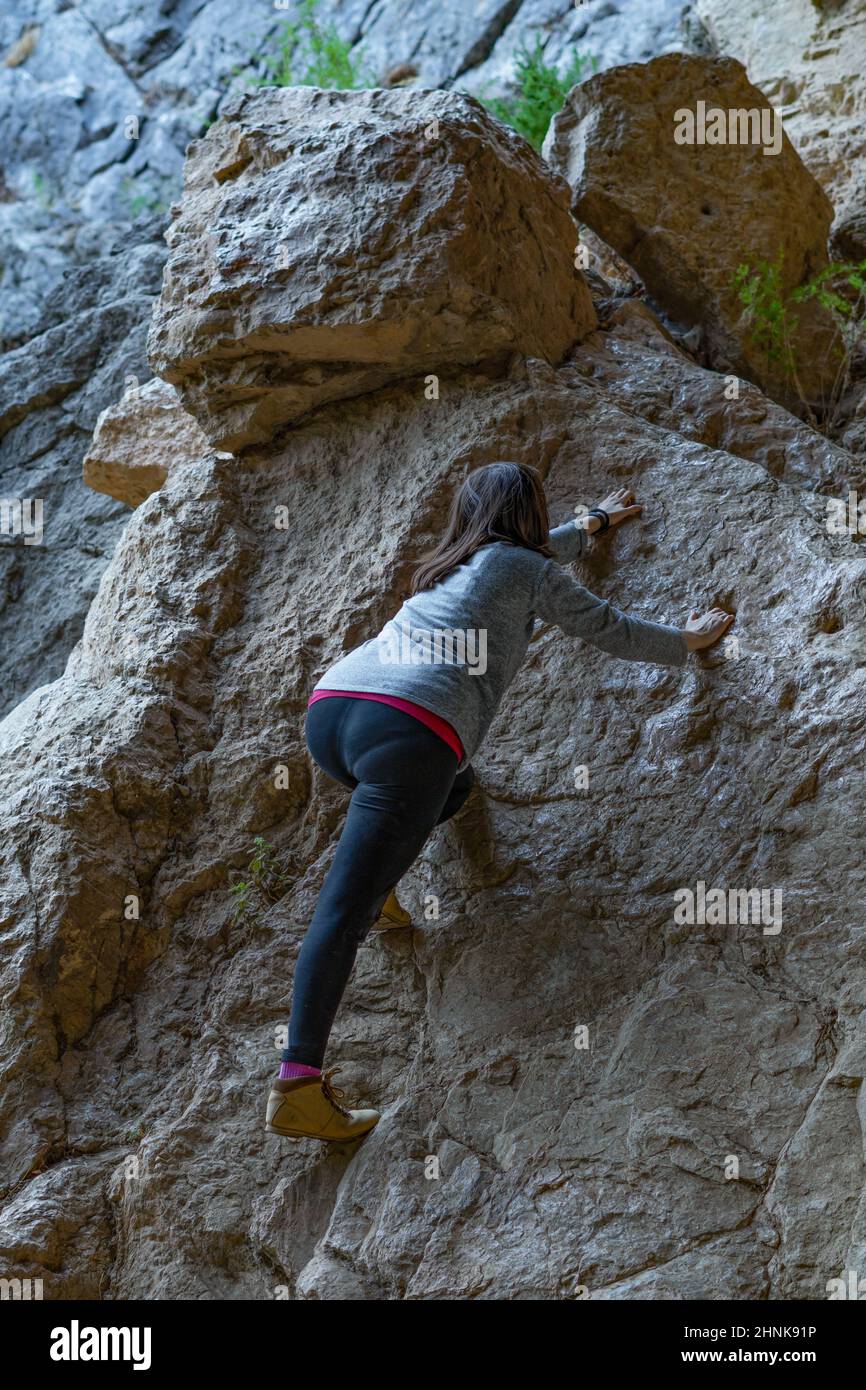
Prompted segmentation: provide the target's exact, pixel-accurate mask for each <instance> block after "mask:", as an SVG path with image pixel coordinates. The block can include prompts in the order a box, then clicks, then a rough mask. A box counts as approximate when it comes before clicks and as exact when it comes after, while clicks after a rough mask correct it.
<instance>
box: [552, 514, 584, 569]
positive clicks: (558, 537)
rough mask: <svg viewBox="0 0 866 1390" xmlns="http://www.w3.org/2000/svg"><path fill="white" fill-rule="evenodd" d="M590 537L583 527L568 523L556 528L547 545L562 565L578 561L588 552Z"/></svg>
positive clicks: (571, 522)
mask: <svg viewBox="0 0 866 1390" xmlns="http://www.w3.org/2000/svg"><path fill="white" fill-rule="evenodd" d="M588 540H589V535H588V532H587V531H586V529H585V528H584V527H583V526H575V524H574V522H573V521H566V522H565V524H564V525H563V526H555V527H554V528H553V530H552V531H551V532H550V535H549V536H548V537H547V544H548V545H549V546H550V548H551V550H552V551H553V553H554V555H555V556H556V558H557V560H558V561H559V563H560V564H561V565H568V564H570V563H571V561H572V560H578V559H579V558H580V556H581V555H583V553H584V551H585V550H586V546H587V541H588Z"/></svg>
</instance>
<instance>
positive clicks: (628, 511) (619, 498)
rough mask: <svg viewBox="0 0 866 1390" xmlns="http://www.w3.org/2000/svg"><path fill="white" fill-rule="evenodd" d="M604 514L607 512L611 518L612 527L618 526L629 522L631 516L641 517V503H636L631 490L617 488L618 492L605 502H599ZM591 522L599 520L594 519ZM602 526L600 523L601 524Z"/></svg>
mask: <svg viewBox="0 0 866 1390" xmlns="http://www.w3.org/2000/svg"><path fill="white" fill-rule="evenodd" d="M596 505H597V506H599V507H601V510H602V511H603V512H607V514H608V516H609V517H610V524H611V526H618V525H619V523H620V522H621V521H628V519H629V517H630V516H640V513H641V507H640V503H638V502H635V500H634V493H633V492H632V490H631V488H628V487H621V488H617V490H616V492H612V493H610V495H609V496H608V497H605V499H604V501H603V502H598V503H597V504H596ZM591 520H593V521H595V520H597V518H596V517H592V518H591ZM599 524H600V523H599Z"/></svg>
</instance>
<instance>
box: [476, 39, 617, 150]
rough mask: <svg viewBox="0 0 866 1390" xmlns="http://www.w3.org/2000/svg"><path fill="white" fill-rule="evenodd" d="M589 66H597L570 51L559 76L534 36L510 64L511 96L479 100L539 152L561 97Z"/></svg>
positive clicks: (593, 60)
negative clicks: (531, 45)
mask: <svg viewBox="0 0 866 1390" xmlns="http://www.w3.org/2000/svg"><path fill="white" fill-rule="evenodd" d="M587 66H590V67H591V68H592V69H593V71H594V70H595V69H596V68H597V67H598V62H597V60H596V59H595V58H592V57H587V56H585V55H584V54H582V53H578V51H577V49H576V48H573V49H572V50H571V57H570V59H569V63H568V67H567V68H566V70H565V73H564V74H563V75H562V76H560V75H559V72H558V71H557V69H556V68H555V67H550V66H549V64H547V63H545V61H544V52H543V45H542V42H541V39H540V37H539V36H538V35H536V39H535V47H534V48H532V49H529V48H527V46H526V44H522V45H521V47H520V48H519V49H518V50H517V54H516V56H515V63H514V85H515V86H516V88H517V95H516V96H514V97H492V98H490V99H488V98H485V97H483V96H482V97H481V101H482V102H483V103H484V105H485V106H486V107H487V109H488V111H492V112H493V115H494V116H497V117H498V118H499V120H500V121H502V122H503V124H505V125H510V126H512V127H513V128H514V129H515V130H516V131H517V132H518V134H520V135H522V136H523V137H524V139H526V140H528V141H529V143H530V145H533V146H534V147H535V149H537V150H540V149H541V146H542V145H543V143H544V137H545V135H546V134H547V130H548V127H549V125H550V122H551V121H552V120H553V117H554V116H555V115H556V113H557V111H561V110H562V107H563V105H564V104H565V98H566V97H567V96H568V93H569V92H570V91H571V89H572V87H575V86H576V85H577V84H578V82H582V81H583V79H584V77H585V75H586V73H585V69H586V68H587Z"/></svg>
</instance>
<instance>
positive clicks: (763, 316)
mask: <svg viewBox="0 0 866 1390" xmlns="http://www.w3.org/2000/svg"><path fill="white" fill-rule="evenodd" d="M783 256H784V253H783V252H782V251H780V252H779V254H778V256H777V257H776V259H775V261H765V260H761V261H758V262H757V264H756V265H754V266H749V265H740V266H737V270H736V273H735V275H734V289H735V290H736V291H737V297H738V299H739V301H740V303H741V304H742V306H743V308H744V310H745V317H746V322H747V325H748V329H749V336H750V337H751V339H752V342H753V343H754V344H755V347H756V348H757V349H758V351H759V352H762V353H763V354H764V356H765V357H766V359H767V362H768V363H769V364H770V365H771V366H773V367H776V368H777V369H781V370H782V371H783V373H784V374H785V376H786V377H787V376H790V374H791V372H792V370H793V366H794V349H793V346H792V341H791V339H792V329H793V325H792V323H791V316H790V312H789V310H788V305H787V303H786V301H785V291H784V286H783V284H782V263H783Z"/></svg>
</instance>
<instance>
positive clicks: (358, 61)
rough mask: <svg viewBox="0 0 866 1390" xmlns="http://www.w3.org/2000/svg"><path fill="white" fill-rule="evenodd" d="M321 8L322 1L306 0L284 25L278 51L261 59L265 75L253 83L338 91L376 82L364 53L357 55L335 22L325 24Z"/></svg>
mask: <svg viewBox="0 0 866 1390" xmlns="http://www.w3.org/2000/svg"><path fill="white" fill-rule="evenodd" d="M317 8H318V0H302V3H301V6H300V9H299V11H298V18H297V19H296V20H289V21H287V22H286V23H285V24H283V25H281V27H280V34H279V38H278V41H277V50H276V53H273V54H270V55H265V56H263V57H262V58H261V59H260V61H261V64H262V67H263V69H264V75H263V76H261V77H258V78H256V79H255V80H254V84H253V85H255V86H260V87H327V88H330V89H332V90H333V89H336V90H338V91H357V90H358V89H359V88H361V87H372V86H374V85H375V82H374V81H373V80H371V78H370V76H369V74H368V73H367V72H366V70H365V67H364V61H363V55H362V53H361V52H360V51H359V52H358V53H356V54H353V53H352V46H351V44H349V43H347V42H346V41H345V40H344V39H341V38H340V35H339V34H338V33H337V30H336V29H335V28H334V26H333V25H332V24H327V25H326V24H322V23H321V22H320V21H319V19H318V18H317V15H316V10H317Z"/></svg>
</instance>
